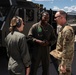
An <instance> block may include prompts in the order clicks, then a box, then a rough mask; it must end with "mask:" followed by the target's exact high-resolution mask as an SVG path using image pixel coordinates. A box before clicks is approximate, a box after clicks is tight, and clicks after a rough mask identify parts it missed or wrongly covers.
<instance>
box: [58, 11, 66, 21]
mask: <svg viewBox="0 0 76 75" xmlns="http://www.w3.org/2000/svg"><path fill="white" fill-rule="evenodd" d="M58 12H60V14H61V15H63V16H64V17H65V18H66V20H67V13H66V12H65V11H63V10H59V11H58Z"/></svg>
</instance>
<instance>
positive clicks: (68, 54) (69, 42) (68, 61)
mask: <svg viewBox="0 0 76 75" xmlns="http://www.w3.org/2000/svg"><path fill="white" fill-rule="evenodd" d="M56 50H57V51H59V52H61V54H60V56H59V58H58V59H59V60H60V63H59V68H58V70H59V74H60V75H71V65H72V61H73V56H74V31H73V29H72V27H71V26H69V25H66V26H64V27H62V30H61V31H60V32H59V34H58V40H57V45H56ZM61 65H62V66H66V73H62V71H61V70H60V66H61Z"/></svg>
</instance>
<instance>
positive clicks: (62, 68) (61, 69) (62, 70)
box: [60, 65, 66, 73]
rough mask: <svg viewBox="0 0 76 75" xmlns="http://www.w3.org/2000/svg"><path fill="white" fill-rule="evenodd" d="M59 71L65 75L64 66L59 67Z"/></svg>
mask: <svg viewBox="0 0 76 75" xmlns="http://www.w3.org/2000/svg"><path fill="white" fill-rule="evenodd" d="M60 71H61V72H62V73H66V66H65V65H64V66H62V65H60Z"/></svg>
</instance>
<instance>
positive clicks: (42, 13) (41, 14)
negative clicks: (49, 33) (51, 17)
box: [40, 11, 49, 20]
mask: <svg viewBox="0 0 76 75" xmlns="http://www.w3.org/2000/svg"><path fill="white" fill-rule="evenodd" d="M44 13H45V14H49V13H48V12H47V11H42V12H41V13H40V20H42V16H43V15H44Z"/></svg>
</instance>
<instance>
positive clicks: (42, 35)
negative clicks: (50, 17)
mask: <svg viewBox="0 0 76 75" xmlns="http://www.w3.org/2000/svg"><path fill="white" fill-rule="evenodd" d="M28 36H29V37H30V39H31V42H33V49H31V50H32V58H31V59H32V65H31V75H36V74H37V69H38V67H39V64H40V62H41V63H42V71H43V72H42V75H49V74H48V71H49V59H50V55H49V46H52V45H53V44H54V43H55V42H56V36H55V33H54V29H53V27H52V26H51V25H50V24H47V25H46V26H42V25H41V21H40V22H38V23H36V24H34V25H33V26H32V27H31V29H30V30H29V33H28ZM36 39H39V40H45V41H46V40H47V41H48V42H49V45H48V46H41V45H39V44H38V43H36V42H35V40H36Z"/></svg>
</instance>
